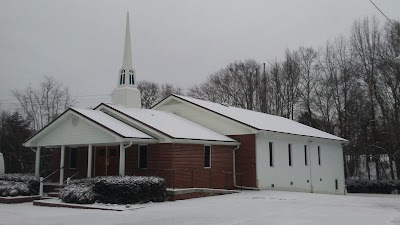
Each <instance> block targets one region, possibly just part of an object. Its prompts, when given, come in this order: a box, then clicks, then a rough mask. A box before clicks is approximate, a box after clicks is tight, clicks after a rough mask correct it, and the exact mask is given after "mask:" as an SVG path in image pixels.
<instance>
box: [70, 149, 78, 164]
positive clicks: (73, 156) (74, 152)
mask: <svg viewBox="0 0 400 225" xmlns="http://www.w3.org/2000/svg"><path fill="white" fill-rule="evenodd" d="M77 164H78V149H77V148H70V149H69V168H70V169H76V165H77Z"/></svg>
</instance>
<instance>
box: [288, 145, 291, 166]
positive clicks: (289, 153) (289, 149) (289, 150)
mask: <svg viewBox="0 0 400 225" xmlns="http://www.w3.org/2000/svg"><path fill="white" fill-rule="evenodd" d="M288 155H289V166H292V144H288Z"/></svg>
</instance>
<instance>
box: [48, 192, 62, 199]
mask: <svg viewBox="0 0 400 225" xmlns="http://www.w3.org/2000/svg"><path fill="white" fill-rule="evenodd" d="M58 194H59V192H49V193H47V197H51V198H58Z"/></svg>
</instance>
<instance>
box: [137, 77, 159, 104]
mask: <svg viewBox="0 0 400 225" xmlns="http://www.w3.org/2000/svg"><path fill="white" fill-rule="evenodd" d="M138 89H139V90H140V92H141V94H142V107H143V108H150V107H151V106H152V105H153V104H154V103H155V102H156V101H157V100H158V99H159V98H160V97H159V95H160V86H159V85H158V84H157V83H154V82H150V81H140V82H139V83H138Z"/></svg>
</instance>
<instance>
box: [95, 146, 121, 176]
mask: <svg viewBox="0 0 400 225" xmlns="http://www.w3.org/2000/svg"><path fill="white" fill-rule="evenodd" d="M118 148H119V146H105V147H103V146H101V147H96V151H95V152H96V153H95V157H96V160H95V176H114V175H118V172H119V151H118Z"/></svg>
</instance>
